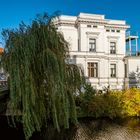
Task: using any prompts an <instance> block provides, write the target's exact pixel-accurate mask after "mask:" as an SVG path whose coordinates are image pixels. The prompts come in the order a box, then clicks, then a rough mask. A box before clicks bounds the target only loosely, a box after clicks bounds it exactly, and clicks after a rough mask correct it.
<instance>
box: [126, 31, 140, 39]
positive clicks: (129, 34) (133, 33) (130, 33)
mask: <svg viewBox="0 0 140 140" xmlns="http://www.w3.org/2000/svg"><path fill="white" fill-rule="evenodd" d="M125 36H126V38H127V37H129V36H138V32H136V31H128V32H126V34H125Z"/></svg>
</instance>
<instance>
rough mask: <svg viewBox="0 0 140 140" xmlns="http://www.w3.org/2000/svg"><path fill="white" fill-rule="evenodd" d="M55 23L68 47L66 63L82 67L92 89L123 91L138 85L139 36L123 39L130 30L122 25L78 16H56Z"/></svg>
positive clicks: (111, 21) (123, 22)
mask: <svg viewBox="0 0 140 140" xmlns="http://www.w3.org/2000/svg"><path fill="white" fill-rule="evenodd" d="M54 23H55V25H56V28H57V29H58V31H59V32H61V33H62V34H63V35H64V38H65V39H66V40H67V41H68V43H69V50H70V60H69V63H74V64H77V65H79V66H81V67H82V68H83V71H84V74H85V76H86V78H87V81H89V82H91V84H92V85H93V87H94V88H96V89H103V88H104V87H108V86H109V87H110V88H111V89H123V88H124V87H126V86H127V87H131V86H134V85H136V84H137V78H136V77H135V74H136V72H138V70H139V69H140V56H138V55H139V54H138V43H137V42H138V41H137V39H138V35H132V36H131V34H130V33H129V34H128V33H127V35H126V30H127V29H128V28H130V26H129V25H127V24H126V22H125V21H123V20H110V19H105V16H104V15H97V14H87V13H80V14H79V15H78V16H67V15H62V16H59V17H58V18H57V19H56V20H55V21H54ZM134 41H135V43H134Z"/></svg>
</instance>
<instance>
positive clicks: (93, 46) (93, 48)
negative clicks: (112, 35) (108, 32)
mask: <svg viewBox="0 0 140 140" xmlns="http://www.w3.org/2000/svg"><path fill="white" fill-rule="evenodd" d="M89 51H90V52H96V39H93V38H90V39H89Z"/></svg>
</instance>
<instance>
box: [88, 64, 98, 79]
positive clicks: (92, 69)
mask: <svg viewBox="0 0 140 140" xmlns="http://www.w3.org/2000/svg"><path fill="white" fill-rule="evenodd" d="M88 77H98V63H95V62H89V63H88Z"/></svg>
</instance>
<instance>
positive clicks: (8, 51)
mask: <svg viewBox="0 0 140 140" xmlns="http://www.w3.org/2000/svg"><path fill="white" fill-rule="evenodd" d="M51 21H52V18H50V17H49V16H48V15H47V14H44V15H40V16H38V17H37V18H36V19H35V20H33V21H32V23H31V25H25V24H24V23H21V24H20V25H19V28H18V29H13V30H4V31H3V36H4V38H5V41H6V45H5V51H4V54H3V56H2V61H1V63H2V66H3V67H4V69H5V70H6V72H7V73H8V74H9V89H10V102H9V104H8V111H9V112H10V115H12V118H13V120H14V122H16V117H14V116H15V115H21V119H20V120H21V122H22V124H23V128H24V133H25V137H26V139H29V137H30V136H31V135H32V134H33V132H34V131H40V130H41V127H42V126H43V125H47V120H48V119H50V120H53V124H54V127H55V128H56V129H57V130H58V131H59V130H60V128H61V127H64V128H69V121H71V122H72V123H76V122H77V118H76V109H75V101H74V98H73V94H74V93H76V92H78V89H80V85H81V84H82V81H83V78H82V70H81V69H80V68H78V67H77V66H76V65H74V64H69V63H66V59H67V58H68V43H67V42H66V41H65V40H64V38H63V36H62V34H60V33H58V32H57V31H56V29H55V26H54V25H53V23H52V22H51Z"/></svg>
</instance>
